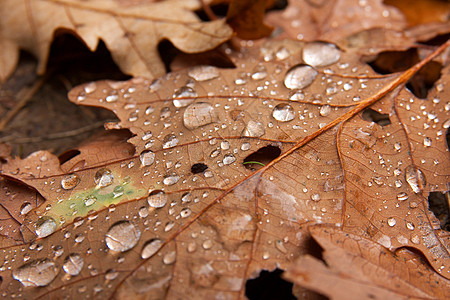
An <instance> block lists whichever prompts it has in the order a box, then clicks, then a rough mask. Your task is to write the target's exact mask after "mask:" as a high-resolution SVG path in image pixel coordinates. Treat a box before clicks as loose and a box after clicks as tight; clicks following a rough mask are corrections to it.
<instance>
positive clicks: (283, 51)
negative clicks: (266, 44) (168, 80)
mask: <svg viewBox="0 0 450 300" xmlns="http://www.w3.org/2000/svg"><path fill="white" fill-rule="evenodd" d="M290 55H291V53H290V52H289V50H288V49H287V48H286V47H281V48H280V49H278V50H277V52H275V57H276V58H277V60H284V59H286V58H288V57H289V56H290Z"/></svg>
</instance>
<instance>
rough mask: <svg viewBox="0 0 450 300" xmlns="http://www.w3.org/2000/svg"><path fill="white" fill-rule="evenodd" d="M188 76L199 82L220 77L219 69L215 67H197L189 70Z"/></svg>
mask: <svg viewBox="0 0 450 300" xmlns="http://www.w3.org/2000/svg"><path fill="white" fill-rule="evenodd" d="M188 75H189V77H191V78H193V79H195V80H197V81H207V80H211V79H214V78H217V77H219V69H218V68H216V67H213V66H195V67H192V68H190V69H189V71H188Z"/></svg>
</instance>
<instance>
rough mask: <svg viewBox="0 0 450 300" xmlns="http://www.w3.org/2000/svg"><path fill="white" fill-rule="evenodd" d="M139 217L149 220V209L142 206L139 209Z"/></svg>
mask: <svg viewBox="0 0 450 300" xmlns="http://www.w3.org/2000/svg"><path fill="white" fill-rule="evenodd" d="M139 217H141V218H147V217H148V207H146V206H142V207H141V208H140V209H139Z"/></svg>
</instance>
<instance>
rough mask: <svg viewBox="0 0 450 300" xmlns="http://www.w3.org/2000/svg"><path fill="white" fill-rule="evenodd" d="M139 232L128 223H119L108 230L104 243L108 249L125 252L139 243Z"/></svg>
mask: <svg viewBox="0 0 450 300" xmlns="http://www.w3.org/2000/svg"><path fill="white" fill-rule="evenodd" d="M140 237H141V231H140V230H139V228H137V226H135V225H133V224H132V223H131V222H129V221H120V222H117V223H115V224H114V225H112V226H111V228H109V230H108V232H107V233H106V237H105V242H106V245H107V246H108V248H109V249H111V250H113V251H117V252H125V251H127V250H130V249H132V248H133V247H134V246H136V244H137V243H138V241H139V238H140Z"/></svg>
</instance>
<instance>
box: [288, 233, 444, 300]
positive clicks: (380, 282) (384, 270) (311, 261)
mask: <svg viewBox="0 0 450 300" xmlns="http://www.w3.org/2000/svg"><path fill="white" fill-rule="evenodd" d="M310 232H311V234H312V236H313V237H314V239H315V240H316V241H317V242H318V243H319V244H320V246H321V247H322V248H324V249H325V251H324V253H323V257H324V259H325V261H326V263H327V265H325V264H324V263H323V262H322V261H320V260H318V259H316V258H313V257H311V256H309V255H307V256H303V257H300V258H299V259H298V260H297V261H296V262H295V264H293V265H292V267H290V268H289V269H288V270H287V272H286V275H285V276H286V277H287V278H288V279H290V280H292V281H294V282H295V283H298V284H300V285H302V286H304V287H307V288H309V289H313V290H315V291H318V292H320V293H321V294H324V295H327V296H329V297H330V299H373V298H376V299H380V298H383V297H384V298H386V299H411V298H414V299H445V298H446V297H447V296H448V295H449V293H450V284H449V282H448V280H445V279H444V278H442V277H441V276H439V275H438V274H436V273H435V272H434V270H432V269H430V267H429V266H428V265H427V264H426V262H425V261H423V260H422V259H421V258H420V257H419V256H418V255H417V254H414V253H413V252H410V251H408V250H406V249H403V250H401V251H398V252H397V253H396V254H393V253H391V252H389V251H386V249H385V248H384V247H383V246H381V245H380V244H377V243H375V242H373V241H371V240H369V239H365V238H361V237H360V236H358V235H353V234H348V233H345V232H343V231H340V230H338V229H336V228H332V227H325V226H316V227H311V228H310Z"/></svg>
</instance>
